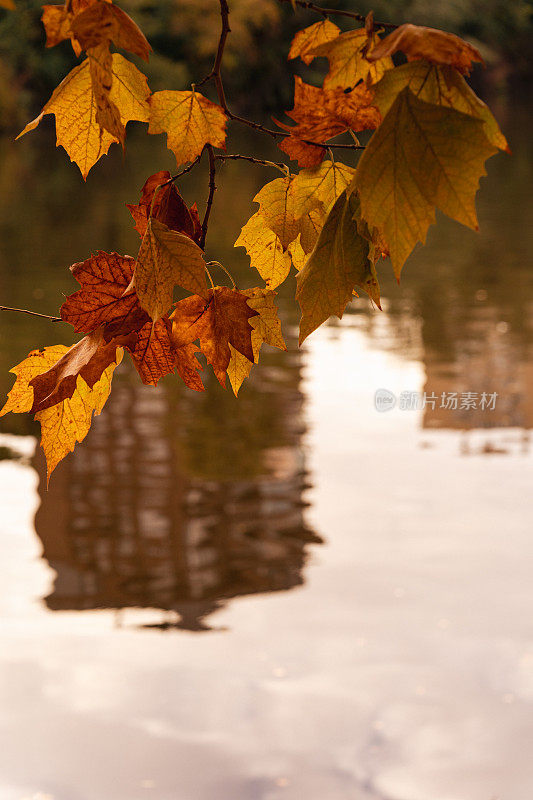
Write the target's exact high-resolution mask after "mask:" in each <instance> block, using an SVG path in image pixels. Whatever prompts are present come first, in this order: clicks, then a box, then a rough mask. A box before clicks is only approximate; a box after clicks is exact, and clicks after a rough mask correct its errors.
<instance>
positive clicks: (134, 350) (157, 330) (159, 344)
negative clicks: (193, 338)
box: [127, 316, 204, 392]
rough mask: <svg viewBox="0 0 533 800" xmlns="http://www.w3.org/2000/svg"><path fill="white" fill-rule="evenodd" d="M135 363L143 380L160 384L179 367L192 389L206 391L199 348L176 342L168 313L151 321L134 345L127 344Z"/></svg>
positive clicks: (151, 384) (180, 372)
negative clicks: (174, 341)
mask: <svg viewBox="0 0 533 800" xmlns="http://www.w3.org/2000/svg"><path fill="white" fill-rule="evenodd" d="M127 350H128V351H129V353H130V354H131V357H132V359H133V363H134V365H135V368H136V370H137V372H138V373H139V376H140V378H141V380H142V382H143V383H145V384H147V385H150V386H156V385H157V383H158V381H159V380H160V379H161V378H164V377H165V375H170V374H172V373H173V372H174V371H175V370H177V372H178V374H179V375H180V377H181V378H182V380H183V381H184V383H185V384H186V386H188V387H189V388H190V389H194V390H195V391H197V392H203V391H204V385H203V383H202V380H201V378H200V375H199V374H198V371H199V370H201V369H202V366H201V364H200V363H199V361H198V360H197V358H196V353H197V352H199V350H198V348H197V347H195V345H193V344H190V343H189V344H186V345H183V346H175V344H174V343H173V341H172V339H171V322H170V320H169V318H168V316H165V317H163V318H162V319H159V320H157V322H156V323H152V322H151V321H149V322H148V324H146V325H145V326H144V327H143V328H141V330H140V331H139V334H138V336H137V338H136V340H135V343H134V344H133V345H127Z"/></svg>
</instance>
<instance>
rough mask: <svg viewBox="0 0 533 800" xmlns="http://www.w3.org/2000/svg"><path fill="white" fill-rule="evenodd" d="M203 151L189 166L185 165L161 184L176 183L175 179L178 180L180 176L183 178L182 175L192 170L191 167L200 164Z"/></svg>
mask: <svg viewBox="0 0 533 800" xmlns="http://www.w3.org/2000/svg"><path fill="white" fill-rule="evenodd" d="M203 152H204V151H203V150H202V152H201V153H200V155H199V156H196V158H195V159H194V161H191V163H190V164H189V166H188V167H185V168H184V169H182V170H180V171H179V172H178V173H177V174H176V175H173V176H172V177H171V178H169V179H168V181H165V183H162V184H161V186H168V184H169V183H174V181H177V180H178V178H181V176H182V175H186V174H187V172H190V171H191V169H193V167H195V166H196V165H197V164H198V162H199V161H200V159H201V157H202V153H203ZM159 188H161V187H159Z"/></svg>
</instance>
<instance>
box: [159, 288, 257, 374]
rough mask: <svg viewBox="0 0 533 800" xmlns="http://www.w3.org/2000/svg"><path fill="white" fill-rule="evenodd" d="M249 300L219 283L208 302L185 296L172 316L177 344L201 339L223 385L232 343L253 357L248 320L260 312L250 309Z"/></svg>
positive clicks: (184, 344) (176, 345) (247, 355)
mask: <svg viewBox="0 0 533 800" xmlns="http://www.w3.org/2000/svg"><path fill="white" fill-rule="evenodd" d="M247 300H248V298H247V296H246V295H245V294H244V293H243V292H239V291H238V290H237V289H228V288H227V287H226V286H216V287H215V288H214V289H210V291H209V298H208V300H207V301H206V300H205V299H204V298H203V297H199V296H198V295H193V296H192V297H186V298H185V299H184V300H181V301H180V302H179V303H177V304H176V308H175V310H174V311H173V312H172V314H171V315H170V319H171V321H172V342H173V344H174V346H175V347H184V346H186V345H188V344H191V343H192V342H194V341H196V340H199V342H200V349H201V351H202V353H203V354H204V355H205V357H206V359H207V361H208V363H209V364H211V366H212V367H213V371H214V373H215V375H216V377H217V378H218V381H219V382H220V384H221V385H222V386H225V385H226V370H227V368H228V364H229V362H230V357H231V351H230V347H229V345H230V344H231V345H232V346H233V347H234V348H235V350H238V352H239V353H242V355H243V356H245V357H246V358H247V359H248V360H249V361H252V362H253V360H254V351H253V347H252V339H251V335H252V330H253V328H252V326H251V325H250V322H249V320H250V317H254V316H256V315H257V313H258V312H257V311H255V310H254V309H252V308H250V306H249V305H248V303H247Z"/></svg>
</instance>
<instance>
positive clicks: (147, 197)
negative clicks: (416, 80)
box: [126, 170, 202, 244]
mask: <svg viewBox="0 0 533 800" xmlns="http://www.w3.org/2000/svg"><path fill="white" fill-rule="evenodd" d="M170 178H171V175H170V172H168V171H167V170H161V172H156V174H155V175H151V176H150V177H149V178H148V179H147V181H146V182H145V184H144V186H143V188H142V192H141V199H140V202H139V203H138V204H137V205H133V204H130V203H126V208H128V209H129V211H130V213H131V216H132V217H133V219H134V220H135V230H136V231H137V232H138V233H139V234H140V235H141V236H144V234H145V232H146V226H147V225H148V218H149V217H150V209H151V213H152V217H154V219H157V220H159V222H162V223H163V224H164V225H166V226H167V228H170V229H171V230H173V231H178V233H183V234H185V236H190V238H191V239H193V240H194V241H195V242H196V244H200V240H201V235H202V226H201V225H200V220H199V218H198V212H197V210H196V206H193V207H192V208H190V209H189V208H187V205H186V204H185V202H184V200H183V198H182V197H181V195H180V193H179V192H178V190H177V189H176V187H175V186H174V184H173V183H169V181H170ZM165 184H166V185H165ZM160 186H162V188H161V189H158V187H160ZM156 190H157V191H156ZM154 195H155V198H154Z"/></svg>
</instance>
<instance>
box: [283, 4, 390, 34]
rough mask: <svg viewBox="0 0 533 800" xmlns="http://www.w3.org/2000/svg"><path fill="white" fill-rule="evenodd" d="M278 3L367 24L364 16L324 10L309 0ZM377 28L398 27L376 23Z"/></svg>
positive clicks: (325, 15) (353, 12)
mask: <svg viewBox="0 0 533 800" xmlns="http://www.w3.org/2000/svg"><path fill="white" fill-rule="evenodd" d="M278 3H282V4H283V3H295V4H296V5H297V6H300V8H306V9H307V10H308V11H315V12H316V13H317V14H321V15H322V16H323V17H330V16H337V17H348V18H349V19H354V20H355V21H356V22H365V21H366V17H365V15H364V14H357V13H356V12H355V11H341V10H340V9H338V8H323V7H322V6H319V5H317V4H316V3H309V2H307V0H278ZM374 25H375V26H376V27H377V28H387V29H388V30H395V29H396V28H397V27H398V26H397V25H395V24H394V23H393V22H377V21H375V22H374Z"/></svg>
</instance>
